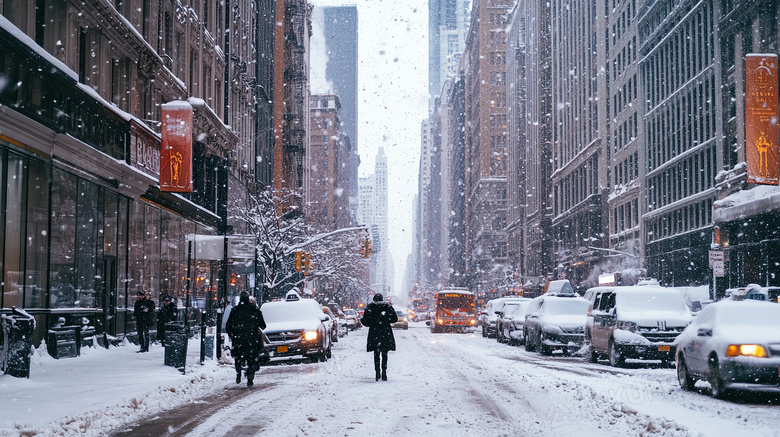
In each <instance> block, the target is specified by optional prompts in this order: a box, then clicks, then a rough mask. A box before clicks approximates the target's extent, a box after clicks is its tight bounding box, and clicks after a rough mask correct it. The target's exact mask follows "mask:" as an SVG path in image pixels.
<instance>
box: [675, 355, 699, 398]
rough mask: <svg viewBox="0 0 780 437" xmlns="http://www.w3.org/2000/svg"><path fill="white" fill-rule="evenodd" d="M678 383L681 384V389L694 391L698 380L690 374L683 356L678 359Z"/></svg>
mask: <svg viewBox="0 0 780 437" xmlns="http://www.w3.org/2000/svg"><path fill="white" fill-rule="evenodd" d="M677 382H678V383H680V388H682V389H683V390H685V391H691V390H693V386H694V384H696V379H695V378H693V377H692V376H691V374H690V373H688V366H687V365H686V364H685V358H683V356H682V355H680V356H679V357H677Z"/></svg>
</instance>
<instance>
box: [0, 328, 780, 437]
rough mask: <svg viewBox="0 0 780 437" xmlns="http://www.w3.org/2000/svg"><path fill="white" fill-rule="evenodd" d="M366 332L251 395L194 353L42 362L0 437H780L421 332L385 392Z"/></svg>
mask: <svg viewBox="0 0 780 437" xmlns="http://www.w3.org/2000/svg"><path fill="white" fill-rule="evenodd" d="M367 331H368V330H367V329H362V330H359V331H355V332H351V333H350V334H349V335H348V336H347V337H343V338H341V340H340V341H339V342H338V343H336V344H335V345H334V348H333V357H332V358H331V359H330V360H328V361H327V362H325V363H316V364H314V363H309V362H305V363H299V364H291V365H272V366H266V367H262V368H261V369H260V371H259V373H258V375H257V377H256V379H255V384H256V385H255V387H252V388H247V387H246V385H245V384H244V383H243V381H242V384H235V381H234V373H233V369H232V366H230V365H228V364H222V365H217V364H216V363H214V362H211V361H207V364H206V365H205V366H201V365H200V364H198V363H197V360H196V359H195V358H194V357H195V355H193V354H196V353H197V347H196V346H195V345H196V344H197V343H196V341H194V340H193V341H192V342H191V346H190V351H189V352H190V356H189V358H188V368H187V374H186V375H184V376H182V375H181V374H179V373H178V372H177V371H176V370H175V369H171V368H168V367H164V366H163V365H162V362H161V361H162V360H161V359H160V360H157V359H158V358H161V356H162V348H159V347H157V348H153V349H152V353H150V354H136V353H135V350H136V347H135V346H133V345H127V346H124V347H122V348H119V349H114V350H111V351H104V350H89V351H88V352H87V353H86V354H85V356H82V357H81V358H76V359H70V360H59V361H55V360H46V361H43V362H40V361H38V362H36V363H34V367H33V369H32V376H31V378H30V379H29V380H24V379H17V378H10V377H8V376H2V377H0V404H2V405H3V408H0V435H3V436H5V435H9V436H10V435H20V434H22V433H24V434H25V435H74V434H79V435H106V434H113V435H117V436H120V435H123V436H130V435H133V436H140V435H152V436H158V435H182V436H183V435H187V436H228V435H242V436H243V435H275V436H280V435H283V436H304V435H309V436H320V435H345V436H362V435H397V434H399V433H401V434H407V435H435V436H439V435H441V436H451V435H457V436H460V435H486V436H487V435H511V436H517V435H544V436H571V435H575V434H576V435H583V436H604V435H610V436H628V435H632V436H633V435H663V436H684V435H691V436H699V435H701V436H717V435H737V434H740V435H748V434H749V435H751V436H777V435H778V431H777V424H778V422H780V407H778V406H777V402H778V398H777V397H776V396H774V397H773V396H766V395H762V396H751V397H750V400H749V401H746V400H742V401H740V402H736V401H734V400H732V401H719V400H716V399H713V398H711V397H710V396H709V388H708V386H707V384H704V383H698V385H697V387H696V388H697V391H695V392H692V393H688V392H683V391H682V390H681V389H680V388H679V386H678V385H677V382H676V379H675V372H674V370H673V369H669V368H664V369H660V368H654V367H657V366H653V365H651V366H646V365H639V364H633V363H629V368H627V369H615V368H612V367H609V366H608V365H606V363H605V362H602V363H599V364H589V363H586V362H585V361H584V360H582V359H580V358H578V357H543V356H541V355H538V354H536V353H530V352H526V351H525V350H524V349H523V348H522V347H513V346H508V345H504V344H498V343H497V342H496V341H495V339H488V338H483V337H482V336H481V334H480V333H479V332H476V333H469V334H431V333H430V331H429V329H428V328H427V327H426V326H425V325H424V324H423V323H413V324H411V327H410V329H409V330H408V331H404V330H395V331H394V333H395V336H396V340H397V343H398V351H397V352H391V353H390V361H389V367H388V379H389V380H388V381H387V382H382V381H379V382H376V381H374V378H373V376H374V375H373V363H372V357H371V355H370V354H369V353H366V352H365V337H366V335H367ZM112 360H113V362H114V364H110V363H112ZM64 366H72V367H74V368H75V367H78V368H81V369H83V371H84V375H81V374H78V373H70V374H69V378H68V380H60V381H59V382H58V383H56V385H51V386H47V387H45V388H47V390H49V391H50V392H51V393H52V395H53V396H52V398H51V400H41V399H37V400H34V399H25V398H24V396H22V392H23V391H24V390H25V387H27V388H30V387H38V388H41V387H43V385H45V384H44V382H42V380H43V381H46V380H47V378H50V377H51V376H52V375H51V374H50V373H51V372H60V371H66V370H67V369H68V368H67V367H64ZM101 369H104V370H101ZM133 369H136V370H133ZM125 372H128V373H127V374H125ZM134 372H137V373H135V374H134ZM89 375H92V376H89ZM58 376H61V375H58ZM82 378H83V379H82ZM112 378H115V379H114V382H112ZM116 378H118V379H116ZM63 393H72V396H70V397H68V395H66V394H63ZM64 400H66V401H67V402H63V401H64ZM49 402H50V403H51V405H48V403H49ZM55 407H56V408H55Z"/></svg>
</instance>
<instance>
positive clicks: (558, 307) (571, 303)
mask: <svg viewBox="0 0 780 437" xmlns="http://www.w3.org/2000/svg"><path fill="white" fill-rule="evenodd" d="M589 305H590V303H589V302H588V301H587V300H585V299H576V298H572V299H547V300H545V301H544V312H545V313H546V314H555V315H559V314H560V315H580V314H585V313H586V312H587V311H588V306H589Z"/></svg>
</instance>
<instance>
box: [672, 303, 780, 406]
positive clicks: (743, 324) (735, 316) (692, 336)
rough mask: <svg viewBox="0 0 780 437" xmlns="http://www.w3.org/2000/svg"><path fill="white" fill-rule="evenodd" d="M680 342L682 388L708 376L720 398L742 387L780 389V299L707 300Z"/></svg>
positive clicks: (691, 387)
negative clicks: (777, 302)
mask: <svg viewBox="0 0 780 437" xmlns="http://www.w3.org/2000/svg"><path fill="white" fill-rule="evenodd" d="M676 344H677V354H676V367H677V380H678V382H679V383H680V387H682V388H683V390H691V389H693V386H694V384H695V383H696V381H697V380H703V381H708V382H709V383H710V387H711V389H712V395H713V396H715V397H717V398H722V397H724V396H725V395H727V394H728V392H729V391H731V390H737V389H738V390H755V391H773V392H780V370H778V369H780V305H769V304H767V303H765V302H755V301H750V300H748V301H745V302H733V301H720V302H716V303H713V304H710V305H707V306H706V307H704V309H702V310H701V312H699V314H698V315H697V316H696V317H695V318H694V319H693V322H692V323H691V324H690V325H688V327H687V328H685V330H684V331H683V332H682V334H680V336H679V337H678V338H677V342H676Z"/></svg>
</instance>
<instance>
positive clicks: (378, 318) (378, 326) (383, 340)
mask: <svg viewBox="0 0 780 437" xmlns="http://www.w3.org/2000/svg"><path fill="white" fill-rule="evenodd" d="M397 321H398V315H397V314H396V313H395V309H393V307H392V306H391V305H390V304H389V303H387V302H371V303H370V304H368V306H367V307H366V311H365V312H363V318H362V319H360V323H362V324H363V326H368V341H367V342H366V352H371V351H394V350H395V337H394V336H393V327H392V326H390V324H391V323H395V322H397Z"/></svg>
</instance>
